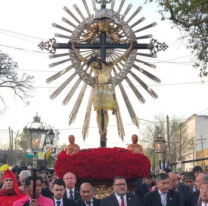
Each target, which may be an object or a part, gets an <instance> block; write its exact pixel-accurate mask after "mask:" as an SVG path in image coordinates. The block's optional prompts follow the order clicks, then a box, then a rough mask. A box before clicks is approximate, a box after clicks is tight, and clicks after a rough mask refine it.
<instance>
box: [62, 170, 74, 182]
mask: <svg viewBox="0 0 208 206" xmlns="http://www.w3.org/2000/svg"><path fill="white" fill-rule="evenodd" d="M67 174H72V175H73V176H74V179H75V180H76V179H77V178H76V175H75V174H74V173H72V172H67V173H66V174H65V175H64V176H63V180H64V179H65V177H66V175H67Z"/></svg>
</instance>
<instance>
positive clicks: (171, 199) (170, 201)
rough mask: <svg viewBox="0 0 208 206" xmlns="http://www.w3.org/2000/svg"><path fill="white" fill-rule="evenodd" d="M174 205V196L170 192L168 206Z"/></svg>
mask: <svg viewBox="0 0 208 206" xmlns="http://www.w3.org/2000/svg"><path fill="white" fill-rule="evenodd" d="M172 204H173V194H172V192H171V190H169V191H168V194H167V206H172Z"/></svg>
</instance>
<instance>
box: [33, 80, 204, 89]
mask: <svg viewBox="0 0 208 206" xmlns="http://www.w3.org/2000/svg"><path fill="white" fill-rule="evenodd" d="M205 82H208V81H205ZM189 84H202V83H201V82H184V83H172V84H160V85H156V84H154V85H153V84H152V85H148V86H151V87H158V86H159V87H161V86H175V85H176V86H177V85H189ZM203 86H208V85H205V84H204V85H203ZM123 87H125V88H130V86H123ZM135 87H137V88H140V87H142V86H140V85H135ZM35 88H38V89H56V88H57V87H43V86H36V87H35ZM65 88H68V89H70V88H72V87H65ZM77 88H82V87H77ZM87 88H88V89H89V88H91V87H87Z"/></svg>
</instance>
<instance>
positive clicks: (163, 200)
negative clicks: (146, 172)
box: [160, 193, 167, 206]
mask: <svg viewBox="0 0 208 206" xmlns="http://www.w3.org/2000/svg"><path fill="white" fill-rule="evenodd" d="M160 197H161V203H162V205H163V206H165V205H166V204H167V197H166V194H165V193H161V194H160Z"/></svg>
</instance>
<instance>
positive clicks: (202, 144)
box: [201, 134, 205, 170]
mask: <svg viewBox="0 0 208 206" xmlns="http://www.w3.org/2000/svg"><path fill="white" fill-rule="evenodd" d="M203 140H205V139H202V134H201V146H202V158H204V148H203ZM202 162H203V163H202V164H203V170H204V160H203V161H202Z"/></svg>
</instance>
